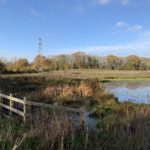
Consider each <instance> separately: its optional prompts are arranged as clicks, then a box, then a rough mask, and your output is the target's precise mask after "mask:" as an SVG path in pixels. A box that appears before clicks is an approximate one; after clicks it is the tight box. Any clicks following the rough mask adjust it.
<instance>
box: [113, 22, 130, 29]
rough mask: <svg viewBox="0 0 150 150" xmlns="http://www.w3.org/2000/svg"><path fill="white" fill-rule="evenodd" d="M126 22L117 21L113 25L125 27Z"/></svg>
mask: <svg viewBox="0 0 150 150" xmlns="http://www.w3.org/2000/svg"><path fill="white" fill-rule="evenodd" d="M126 26H127V24H126V23H125V22H123V21H118V22H117V23H116V25H115V27H116V28H122V27H126Z"/></svg>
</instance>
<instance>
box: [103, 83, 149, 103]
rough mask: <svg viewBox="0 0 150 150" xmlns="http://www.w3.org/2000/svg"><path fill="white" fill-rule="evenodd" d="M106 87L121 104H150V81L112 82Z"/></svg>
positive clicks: (105, 84) (106, 84)
mask: <svg viewBox="0 0 150 150" xmlns="http://www.w3.org/2000/svg"><path fill="white" fill-rule="evenodd" d="M104 86H105V87H106V91H107V92H110V93H113V94H114V95H115V96H116V97H118V100H119V101H121V102H123V101H133V102H135V103H150V81H112V82H107V83H104Z"/></svg>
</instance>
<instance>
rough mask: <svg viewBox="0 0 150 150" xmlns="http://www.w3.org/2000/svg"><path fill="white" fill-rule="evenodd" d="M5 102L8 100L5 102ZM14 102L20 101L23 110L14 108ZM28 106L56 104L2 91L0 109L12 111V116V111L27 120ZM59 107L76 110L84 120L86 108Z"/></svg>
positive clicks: (51, 106)
mask: <svg viewBox="0 0 150 150" xmlns="http://www.w3.org/2000/svg"><path fill="white" fill-rule="evenodd" d="M4 102H7V104H5V103H4ZM14 102H15V103H19V104H21V105H22V106H23V110H22V111H21V110H19V109H17V108H14ZM27 106H37V107H46V108H52V109H54V108H56V106H57V105H56V104H54V105H52V104H46V103H38V102H32V101H28V100H27V98H26V97H24V98H23V99H19V98H16V97H13V95H12V94H10V96H8V95H5V94H2V93H1V92H0V109H2V108H5V109H7V110H8V111H9V112H10V116H12V112H14V113H16V114H18V115H19V116H21V117H23V121H24V122H26V117H27V114H28V112H27ZM57 108H58V109H61V110H63V111H66V112H74V113H80V120H83V118H84V110H83V109H75V108H69V107H64V106H57Z"/></svg>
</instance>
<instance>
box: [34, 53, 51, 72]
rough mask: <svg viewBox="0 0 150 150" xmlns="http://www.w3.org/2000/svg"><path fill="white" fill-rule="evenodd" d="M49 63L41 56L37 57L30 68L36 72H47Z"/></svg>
mask: <svg viewBox="0 0 150 150" xmlns="http://www.w3.org/2000/svg"><path fill="white" fill-rule="evenodd" d="M49 65H50V62H49V60H48V59H47V58H46V57H45V56H42V55H38V56H36V57H35V59H34V61H33V64H32V67H33V68H34V69H35V70H37V71H43V70H47V69H48V68H49Z"/></svg>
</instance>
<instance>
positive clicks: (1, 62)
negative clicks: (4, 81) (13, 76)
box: [0, 60, 6, 73]
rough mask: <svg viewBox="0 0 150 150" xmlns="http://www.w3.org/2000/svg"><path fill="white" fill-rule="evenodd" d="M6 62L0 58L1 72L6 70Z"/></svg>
mask: <svg viewBox="0 0 150 150" xmlns="http://www.w3.org/2000/svg"><path fill="white" fill-rule="evenodd" d="M5 69H6V68H5V64H4V62H3V61H1V60H0V73H1V72H4V71H5Z"/></svg>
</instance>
